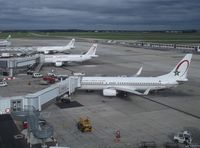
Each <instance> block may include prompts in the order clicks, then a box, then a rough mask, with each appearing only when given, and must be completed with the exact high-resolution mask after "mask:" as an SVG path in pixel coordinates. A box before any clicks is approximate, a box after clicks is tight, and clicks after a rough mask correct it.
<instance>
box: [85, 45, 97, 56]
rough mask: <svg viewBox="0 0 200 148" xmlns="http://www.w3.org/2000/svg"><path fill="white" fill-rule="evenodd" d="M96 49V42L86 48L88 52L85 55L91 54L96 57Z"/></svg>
mask: <svg viewBox="0 0 200 148" xmlns="http://www.w3.org/2000/svg"><path fill="white" fill-rule="evenodd" d="M96 50H97V44H93V45H92V47H90V49H89V50H88V52H87V53H86V54H85V55H91V56H94V57H96V55H95V54H96Z"/></svg>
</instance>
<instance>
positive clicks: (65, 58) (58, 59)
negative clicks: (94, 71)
mask: <svg viewBox="0 0 200 148" xmlns="http://www.w3.org/2000/svg"><path fill="white" fill-rule="evenodd" d="M96 49H97V44H93V45H92V47H91V48H90V49H89V50H88V52H86V53H85V54H82V55H75V54H74V55H44V61H45V63H54V64H55V66H62V65H63V64H64V62H83V61H87V60H90V59H92V58H96V57H98V55H96Z"/></svg>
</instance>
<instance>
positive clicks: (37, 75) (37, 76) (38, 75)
mask: <svg viewBox="0 0 200 148" xmlns="http://www.w3.org/2000/svg"><path fill="white" fill-rule="evenodd" d="M42 77H43V75H42V74H40V73H33V78H42Z"/></svg>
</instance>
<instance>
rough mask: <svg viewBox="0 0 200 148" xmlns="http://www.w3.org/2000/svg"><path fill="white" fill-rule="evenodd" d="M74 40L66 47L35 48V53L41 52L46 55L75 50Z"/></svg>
mask: <svg viewBox="0 0 200 148" xmlns="http://www.w3.org/2000/svg"><path fill="white" fill-rule="evenodd" d="M74 44H75V39H72V40H71V41H70V42H69V43H68V44H67V45H66V46H44V47H37V48H36V51H37V52H42V53H44V54H48V53H50V52H64V51H66V50H70V49H73V48H75V46H74Z"/></svg>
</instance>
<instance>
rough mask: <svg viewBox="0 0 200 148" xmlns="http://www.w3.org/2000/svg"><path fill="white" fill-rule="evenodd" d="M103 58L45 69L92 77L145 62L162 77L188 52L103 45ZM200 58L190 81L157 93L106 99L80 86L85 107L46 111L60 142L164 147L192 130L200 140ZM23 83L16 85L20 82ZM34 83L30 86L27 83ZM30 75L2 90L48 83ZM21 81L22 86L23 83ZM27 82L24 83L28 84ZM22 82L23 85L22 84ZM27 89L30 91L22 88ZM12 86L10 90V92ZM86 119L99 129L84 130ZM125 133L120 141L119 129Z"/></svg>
mask: <svg viewBox="0 0 200 148" xmlns="http://www.w3.org/2000/svg"><path fill="white" fill-rule="evenodd" d="M13 42H14V43H16V44H17V45H21V46H24V45H27V46H28V45H36V44H37V45H59V44H61V45H64V44H65V43H68V41H65V40H50V41H49V40H41V41H40V40H19V39H17V40H14V41H13ZM91 45H92V43H86V42H76V43H75V46H76V48H75V49H73V50H71V51H70V52H71V53H72V54H76V53H83V52H85V51H87V50H88V49H89V47H90V46H91ZM97 54H98V55H99V57H98V58H96V59H92V60H90V61H87V62H83V63H81V64H77V63H70V64H66V66H65V67H64V68H59V67H54V66H49V65H48V66H44V67H43V69H42V71H41V72H42V73H43V74H44V73H47V72H50V71H52V69H53V70H54V71H55V72H56V73H58V74H70V73H71V71H74V72H85V73H86V75H87V76H95V75H106V76H119V75H129V76H130V75H134V74H135V73H136V72H137V70H138V69H139V68H140V67H141V66H143V71H142V74H141V76H158V75H162V74H165V73H168V72H170V71H171V70H172V69H173V67H174V66H175V65H176V64H177V63H178V62H179V61H180V60H181V59H182V58H183V57H184V55H185V53H180V52H176V51H159V50H150V49H142V48H130V47H119V46H115V45H102V44H99V45H98V48H97ZM199 62H200V57H199V55H193V58H192V63H191V66H190V69H189V73H188V79H189V81H188V82H186V83H185V84H183V85H180V86H178V87H177V88H172V89H169V90H164V91H159V92H156V93H151V94H149V95H148V96H145V97H143V96H136V95H133V94H129V95H128V97H104V96H103V95H102V91H94V92H86V91H83V90H77V91H76V92H75V94H73V96H72V98H73V100H75V101H77V102H79V103H80V104H81V105H83V106H80V107H73V108H63V109H61V108H59V107H58V106H57V105H56V104H51V105H50V106H48V107H47V108H45V109H44V110H43V111H42V115H43V117H44V118H45V119H46V120H47V121H48V122H49V123H50V124H51V125H53V127H54V135H55V137H56V138H57V140H58V143H59V145H60V146H69V147H72V148H78V147H81V148H94V147H95V148H121V147H123V148H134V147H138V145H139V143H140V142H141V141H155V142H156V143H157V145H158V147H162V146H163V144H164V143H166V142H170V141H172V139H173V135H174V134H176V133H177V132H179V131H182V130H189V131H190V132H191V133H192V136H193V142H194V143H198V144H200V139H199V137H200V128H199V126H200V98H199V96H200V91H199V86H200V65H199ZM20 79H21V80H24V81H20V83H14V82H15V81H17V80H20ZM29 80H30V81H32V85H31V86H30V88H28V87H29V86H25V84H26V85H27V81H29ZM37 81H39V80H36V81H35V79H34V80H33V79H32V78H31V77H30V76H26V75H20V76H19V77H17V79H16V80H13V81H12V82H9V83H10V84H12V85H9V86H8V87H5V88H6V89H5V88H1V89H0V94H1V96H6V95H8V96H12V95H13V96H14V95H24V94H27V93H31V92H36V91H38V90H40V89H42V88H44V87H47V86H41V85H38V83H37ZM19 84H20V85H19ZM23 85H24V87H22V86H23ZM17 86H18V87H17ZM22 88H26V89H22ZM7 89H8V90H9V91H7V92H6V90H7ZM80 117H89V118H90V120H91V122H92V126H93V131H92V132H91V133H81V132H80V131H79V130H78V129H77V127H76V123H77V121H78V120H79V118H80ZM116 131H120V135H121V137H120V141H118V142H117V141H116V139H115V133H116Z"/></svg>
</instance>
